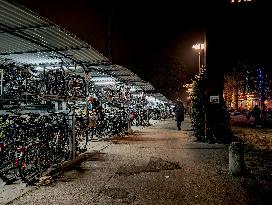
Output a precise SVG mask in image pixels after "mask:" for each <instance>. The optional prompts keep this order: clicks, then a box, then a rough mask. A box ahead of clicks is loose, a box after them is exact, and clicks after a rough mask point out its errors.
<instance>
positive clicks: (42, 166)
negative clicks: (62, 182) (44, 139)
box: [19, 142, 51, 184]
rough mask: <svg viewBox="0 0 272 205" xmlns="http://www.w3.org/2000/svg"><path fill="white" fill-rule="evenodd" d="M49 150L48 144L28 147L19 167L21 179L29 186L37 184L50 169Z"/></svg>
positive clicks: (34, 144) (36, 144)
mask: <svg viewBox="0 0 272 205" xmlns="http://www.w3.org/2000/svg"><path fill="white" fill-rule="evenodd" d="M49 156H50V154H49V149H48V146H47V144H46V143H41V142H37V143H33V144H31V145H30V146H29V147H27V149H26V152H25V153H24V154H23V155H22V157H21V159H20V165H19V174H20V177H21V179H22V180H23V181H24V182H26V183H27V184H32V183H35V182H36V181H37V180H38V179H39V178H40V177H41V176H42V173H43V172H44V171H45V170H46V169H47V168H48V167H50V161H51V160H50V159H49Z"/></svg>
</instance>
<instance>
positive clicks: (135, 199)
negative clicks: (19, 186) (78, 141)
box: [9, 118, 251, 205]
mask: <svg viewBox="0 0 272 205" xmlns="http://www.w3.org/2000/svg"><path fill="white" fill-rule="evenodd" d="M88 151H89V152H95V155H94V156H92V157H90V158H89V159H88V160H86V161H84V162H83V163H81V165H80V166H78V167H76V168H74V169H72V170H70V171H67V172H65V173H63V175H61V176H60V177H59V178H58V179H57V180H56V181H55V182H54V183H52V184H51V185H49V186H43V187H39V188H38V189H35V190H32V191H31V192H28V193H27V194H25V195H23V196H22V197H20V198H18V199H17V200H14V201H13V202H12V203H9V204H14V205H15V204H16V205H19V204H96V205H102V204H105V205H106V204H113V205H124V204H134V205H136V204H137V205H149V204H150V205H153V204H154V205H160V204H166V205H168V204H169V205H174V204H177V205H178V204H201V205H202V204H226V205H229V204H251V201H250V198H249V196H248V194H247V192H246V190H245V189H244V188H243V186H242V185H243V183H242V181H241V179H240V178H234V177H232V176H230V175H229V174H228V146H227V145H222V144H205V143H198V142H195V139H194V137H193V135H192V128H191V123H190V120H189V119H188V118H186V119H185V121H184V122H183V123H182V131H177V130H176V127H175V121H174V120H166V121H160V122H157V123H155V124H154V125H152V126H150V127H146V128H144V129H142V128H136V127H134V132H133V134H131V135H129V136H125V137H123V138H118V139H112V140H109V141H103V142H96V143H91V144H90V147H89V149H88Z"/></svg>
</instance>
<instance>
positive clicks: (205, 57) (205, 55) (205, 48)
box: [203, 31, 207, 67]
mask: <svg viewBox="0 0 272 205" xmlns="http://www.w3.org/2000/svg"><path fill="white" fill-rule="evenodd" d="M206 61H207V38H206V32H205V31H204V59H203V65H204V67H206Z"/></svg>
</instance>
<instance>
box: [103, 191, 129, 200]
mask: <svg viewBox="0 0 272 205" xmlns="http://www.w3.org/2000/svg"><path fill="white" fill-rule="evenodd" d="M100 194H103V195H106V196H108V197H110V198H113V199H125V198H127V197H128V195H129V192H127V191H126V190H125V189H120V188H106V189H103V190H102V191H101V192H100Z"/></svg>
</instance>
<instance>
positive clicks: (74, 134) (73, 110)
mask: <svg viewBox="0 0 272 205" xmlns="http://www.w3.org/2000/svg"><path fill="white" fill-rule="evenodd" d="M72 112H73V115H72V159H75V158H76V146H75V144H76V132H75V128H76V126H75V125H76V113H75V107H74V106H72Z"/></svg>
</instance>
